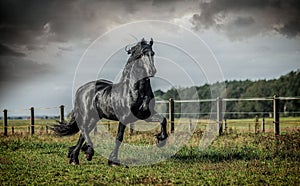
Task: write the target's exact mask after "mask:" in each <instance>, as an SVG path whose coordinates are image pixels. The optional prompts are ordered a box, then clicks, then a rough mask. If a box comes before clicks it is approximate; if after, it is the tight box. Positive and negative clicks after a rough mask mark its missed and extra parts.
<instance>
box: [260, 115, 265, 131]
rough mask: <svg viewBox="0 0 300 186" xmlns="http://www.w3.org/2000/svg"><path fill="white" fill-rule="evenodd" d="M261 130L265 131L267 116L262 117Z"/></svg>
mask: <svg viewBox="0 0 300 186" xmlns="http://www.w3.org/2000/svg"><path fill="white" fill-rule="evenodd" d="M261 130H262V132H265V117H263V118H262V122H261Z"/></svg>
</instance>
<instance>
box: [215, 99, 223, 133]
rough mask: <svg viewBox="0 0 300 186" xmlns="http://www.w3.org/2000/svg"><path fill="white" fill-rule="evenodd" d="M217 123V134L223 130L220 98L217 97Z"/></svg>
mask: <svg viewBox="0 0 300 186" xmlns="http://www.w3.org/2000/svg"><path fill="white" fill-rule="evenodd" d="M216 101H217V124H218V125H219V135H222V132H223V126H222V125H223V122H222V120H223V117H222V114H223V113H222V98H220V97H217V100H216Z"/></svg>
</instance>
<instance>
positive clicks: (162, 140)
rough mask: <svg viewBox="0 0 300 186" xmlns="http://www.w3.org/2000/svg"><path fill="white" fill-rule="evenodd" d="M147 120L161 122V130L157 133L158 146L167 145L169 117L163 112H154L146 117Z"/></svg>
mask: <svg viewBox="0 0 300 186" xmlns="http://www.w3.org/2000/svg"><path fill="white" fill-rule="evenodd" d="M146 121H147V122H159V123H160V127H161V131H160V133H158V134H156V135H155V136H156V138H157V146H158V147H163V146H165V144H166V142H167V138H168V133H167V119H166V118H165V117H164V116H162V115H161V114H158V113H155V114H153V115H152V116H151V117H150V118H148V119H146Z"/></svg>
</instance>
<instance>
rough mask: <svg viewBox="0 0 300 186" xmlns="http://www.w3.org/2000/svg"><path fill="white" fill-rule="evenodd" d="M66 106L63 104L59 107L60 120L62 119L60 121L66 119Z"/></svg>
mask: <svg viewBox="0 0 300 186" xmlns="http://www.w3.org/2000/svg"><path fill="white" fill-rule="evenodd" d="M64 108H65V106H64V105H61V106H60V107H59V109H60V117H59V120H60V122H62V123H63V122H64V121H65V111H64Z"/></svg>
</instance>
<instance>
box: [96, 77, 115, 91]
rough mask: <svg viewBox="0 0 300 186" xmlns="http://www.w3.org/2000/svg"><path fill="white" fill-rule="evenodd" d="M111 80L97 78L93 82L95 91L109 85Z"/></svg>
mask: <svg viewBox="0 0 300 186" xmlns="http://www.w3.org/2000/svg"><path fill="white" fill-rule="evenodd" d="M112 84H113V82H111V81H108V80H105V79H99V80H97V81H96V82H95V89H96V91H100V90H102V89H104V88H106V87H108V86H111V85H112Z"/></svg>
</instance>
